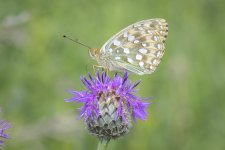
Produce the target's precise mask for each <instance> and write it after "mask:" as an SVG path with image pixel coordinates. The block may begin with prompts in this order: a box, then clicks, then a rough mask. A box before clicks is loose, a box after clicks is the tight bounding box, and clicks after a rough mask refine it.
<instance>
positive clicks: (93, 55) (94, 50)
mask: <svg viewBox="0 0 225 150" xmlns="http://www.w3.org/2000/svg"><path fill="white" fill-rule="evenodd" d="M99 53H100V49H99V48H91V49H90V50H89V54H90V56H91V58H93V59H96V58H98V57H99Z"/></svg>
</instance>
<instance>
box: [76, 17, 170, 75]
mask: <svg viewBox="0 0 225 150" xmlns="http://www.w3.org/2000/svg"><path fill="white" fill-rule="evenodd" d="M167 36H168V23H167V22H166V20H165V19H161V18H156V19H148V20H143V21H139V22H137V23H134V24H131V25H130V26H128V27H126V28H124V29H123V30H121V31H120V32H118V33H117V34H115V35H114V36H113V37H111V38H110V39H109V40H108V41H107V42H106V43H105V44H104V45H103V46H102V47H101V49H97V48H90V47H88V48H89V53H90V56H91V57H92V58H93V59H95V60H97V62H98V64H99V65H100V66H101V67H103V68H106V69H107V70H109V71H117V70H126V71H129V72H132V73H135V74H138V75H144V74H151V73H153V72H154V71H155V69H156V68H157V66H158V64H159V63H160V61H161V58H162V57H163V54H164V49H165V45H164V43H165V40H166V38H167ZM78 43H79V42H78ZM79 44H81V43H79Z"/></svg>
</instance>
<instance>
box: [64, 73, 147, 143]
mask: <svg viewBox="0 0 225 150" xmlns="http://www.w3.org/2000/svg"><path fill="white" fill-rule="evenodd" d="M88 76H89V79H87V78H86V77H81V81H82V82H83V84H84V85H85V87H86V89H85V90H83V91H79V92H78V91H70V92H71V93H72V94H73V97H72V98H69V99H66V100H65V101H66V102H78V103H83V106H82V107H81V108H80V117H83V118H84V120H85V122H86V124H87V128H88V130H89V131H90V132H91V133H92V134H94V135H96V136H97V137H99V138H106V139H111V138H117V137H120V136H121V135H124V134H126V133H128V132H129V129H130V127H131V121H132V119H133V120H134V121H136V118H138V119H140V120H145V119H146V116H147V112H146V108H147V106H148V105H149V103H147V102H145V101H144V99H141V98H139V97H138V96H136V95H135V92H136V91H135V90H134V88H135V87H136V86H137V85H138V84H139V83H140V82H136V83H134V84H133V83H131V81H129V80H128V73H127V72H124V75H123V77H121V76H119V75H117V73H116V74H115V75H114V77H113V78H110V77H108V76H107V75H106V73H105V72H102V73H100V72H99V71H97V73H96V76H95V77H92V76H91V75H90V74H88Z"/></svg>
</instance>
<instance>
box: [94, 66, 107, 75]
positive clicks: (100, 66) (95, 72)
mask: <svg viewBox="0 0 225 150" xmlns="http://www.w3.org/2000/svg"><path fill="white" fill-rule="evenodd" d="M96 68H102V71H104V69H105V67H103V66H99V65H93V70H94V72H95V73H96V70H97V69H96Z"/></svg>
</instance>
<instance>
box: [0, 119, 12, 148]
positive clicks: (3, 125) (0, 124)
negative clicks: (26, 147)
mask: <svg viewBox="0 0 225 150" xmlns="http://www.w3.org/2000/svg"><path fill="white" fill-rule="evenodd" d="M10 127H11V124H10V123H8V122H6V121H4V120H0V147H1V146H2V145H3V143H4V139H8V138H9V136H8V135H7V134H6V133H5V130H7V129H9V128H10Z"/></svg>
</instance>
